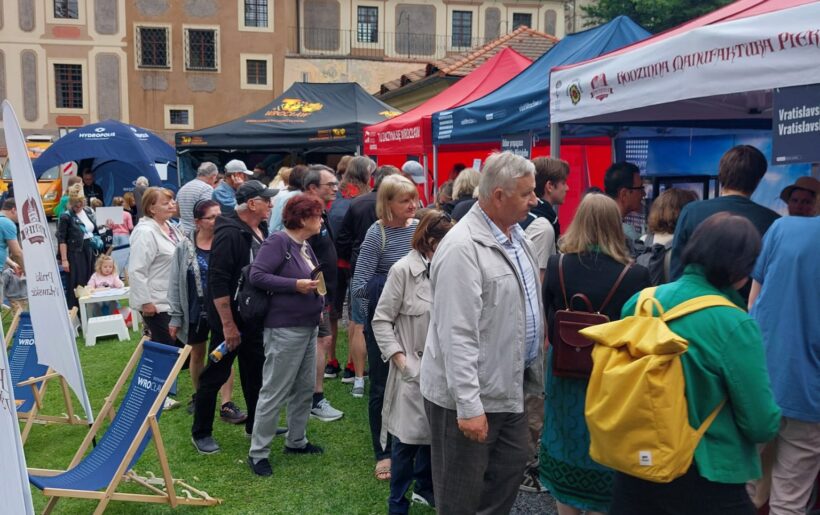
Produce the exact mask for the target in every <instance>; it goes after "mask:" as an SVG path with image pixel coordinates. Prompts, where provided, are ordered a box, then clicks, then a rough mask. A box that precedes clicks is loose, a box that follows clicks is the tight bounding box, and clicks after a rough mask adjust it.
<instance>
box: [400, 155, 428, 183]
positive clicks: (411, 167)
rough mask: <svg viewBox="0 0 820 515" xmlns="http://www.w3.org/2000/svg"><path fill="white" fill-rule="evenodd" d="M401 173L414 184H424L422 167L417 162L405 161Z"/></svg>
mask: <svg viewBox="0 0 820 515" xmlns="http://www.w3.org/2000/svg"><path fill="white" fill-rule="evenodd" d="M401 171H402V172H404V173H406V174H407V175H409V176H410V177H412V178H413V182H415V183H416V184H424V167H423V166H421V163H419V162H418V161H407V162H406V163H404V164H403V165H401Z"/></svg>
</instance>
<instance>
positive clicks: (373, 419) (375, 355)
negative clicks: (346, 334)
mask: <svg viewBox="0 0 820 515" xmlns="http://www.w3.org/2000/svg"><path fill="white" fill-rule="evenodd" d="M368 318H369V319H370V320H372V316H370V317H368ZM364 341H365V345H366V346H367V364H368V367H369V371H368V373H367V377H368V379H369V381H370V398H369V400H368V415H369V419H370V439H371V442H372V444H373V454H375V456H376V461H379V460H383V459H387V458H389V457H390V446H391V441H392V439H393V437H392V436H391V435H389V434H388V435H387V446H386V447H385V448H382V444H381V441H380V438H381V433H382V405H383V404H384V389H385V388H386V386H387V374H388V373H389V372H390V364H389V363H385V362H384V361H383V360H382V353H381V350H379V344H378V343H376V336H375V335H374V334H373V328H372V327H370V322H369V321H368V322H367V323H366V324H365V325H364Z"/></svg>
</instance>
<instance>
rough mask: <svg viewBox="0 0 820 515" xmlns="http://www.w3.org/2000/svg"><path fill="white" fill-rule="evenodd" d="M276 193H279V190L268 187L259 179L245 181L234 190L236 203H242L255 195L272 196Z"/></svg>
mask: <svg viewBox="0 0 820 515" xmlns="http://www.w3.org/2000/svg"><path fill="white" fill-rule="evenodd" d="M277 193H279V190H275V189H272V188H268V187H267V186H265V185H264V184H262V183H261V182H259V181H256V180H251V181H245V182H243V183H242V185H241V186H239V189H238V190H236V203H237V204H244V203H245V202H247V201H249V200H250V199H252V198H256V197H262V198H272V197H274V196H275V195H276V194H277Z"/></svg>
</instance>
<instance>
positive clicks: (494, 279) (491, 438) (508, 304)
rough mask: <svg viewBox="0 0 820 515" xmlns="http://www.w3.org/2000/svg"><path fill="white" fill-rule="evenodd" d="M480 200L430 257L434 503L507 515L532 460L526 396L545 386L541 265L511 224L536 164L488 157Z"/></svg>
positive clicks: (428, 396) (428, 363) (425, 369)
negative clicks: (530, 458)
mask: <svg viewBox="0 0 820 515" xmlns="http://www.w3.org/2000/svg"><path fill="white" fill-rule="evenodd" d="M478 188H479V197H478V203H476V204H475V205H474V206H473V207H472V208H471V209H470V211H469V212H468V214H467V215H466V216H465V217H464V218H462V219H461V220H460V221H459V223H458V224H456V226H455V228H453V229H452V230H451V231H450V232H449V233H448V234H447V236H446V237H445V238H444V239H443V240H442V242H441V244H440V245H439V247H438V249H437V251H436V254H435V256H434V257H433V263H432V269H431V276H430V278H431V281H432V286H433V310H432V314H431V320H430V329H429V331H428V333H427V344H426V349H425V352H424V356H423V358H422V365H421V393H422V395H423V396H424V399H425V410H426V412H427V417H428V419H429V421H430V428H431V432H432V462H433V485H434V491H435V495H436V508H437V509H438V510H439V513H447V514H451V513H452V514H461V513H464V514H468V513H469V514H474V513H481V514H490V513H507V512H509V511H510V508H511V507H512V504H513V502H514V501H515V497H516V493H517V491H518V486H519V484H520V482H521V477H522V474H523V472H524V468H525V466H526V464H527V460H528V459H529V452H528V441H527V440H528V436H527V419H526V416H525V413H524V394H525V392H526V393H537V392H539V391H541V390H542V388H543V379H544V377H543V376H544V368H543V360H544V358H543V350H544V309H543V306H542V303H541V294H540V281H539V277H538V275H539V274H538V264H537V261H536V259H535V258H534V256H533V254H532V251H531V249H530V243H529V241H528V240H527V239H526V237H525V236H524V232H523V231H522V230H521V228H520V227H519V226H518V225H517V222H518V221H519V220H521V219H523V218H524V217H525V216H527V213H528V212H529V210H530V209H531V208H532V207H534V206H535V205H536V202H537V200H536V196H535V178H534V167H533V165H532V163H530V162H529V161H527V160H526V159H524V158H521V157H518V156H515V155H513V154H512V153H510V152H504V153H500V154H494V155H492V156H490V157H489V158H488V159H487V161H486V164H485V167H484V169H483V170H482V176H481V182H480V183H479V187H478Z"/></svg>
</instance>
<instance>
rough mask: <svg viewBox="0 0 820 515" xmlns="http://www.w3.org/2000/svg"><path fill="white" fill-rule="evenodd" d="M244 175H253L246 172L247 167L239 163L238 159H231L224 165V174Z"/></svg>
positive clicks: (248, 171)
mask: <svg viewBox="0 0 820 515" xmlns="http://www.w3.org/2000/svg"><path fill="white" fill-rule="evenodd" d="M240 172H241V173H246V174H248V175H253V172H251V171H250V170H248V167H247V166H245V162H244V161H240V160H239V159H232V160H230V161H228V164H226V165H225V173H240Z"/></svg>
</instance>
